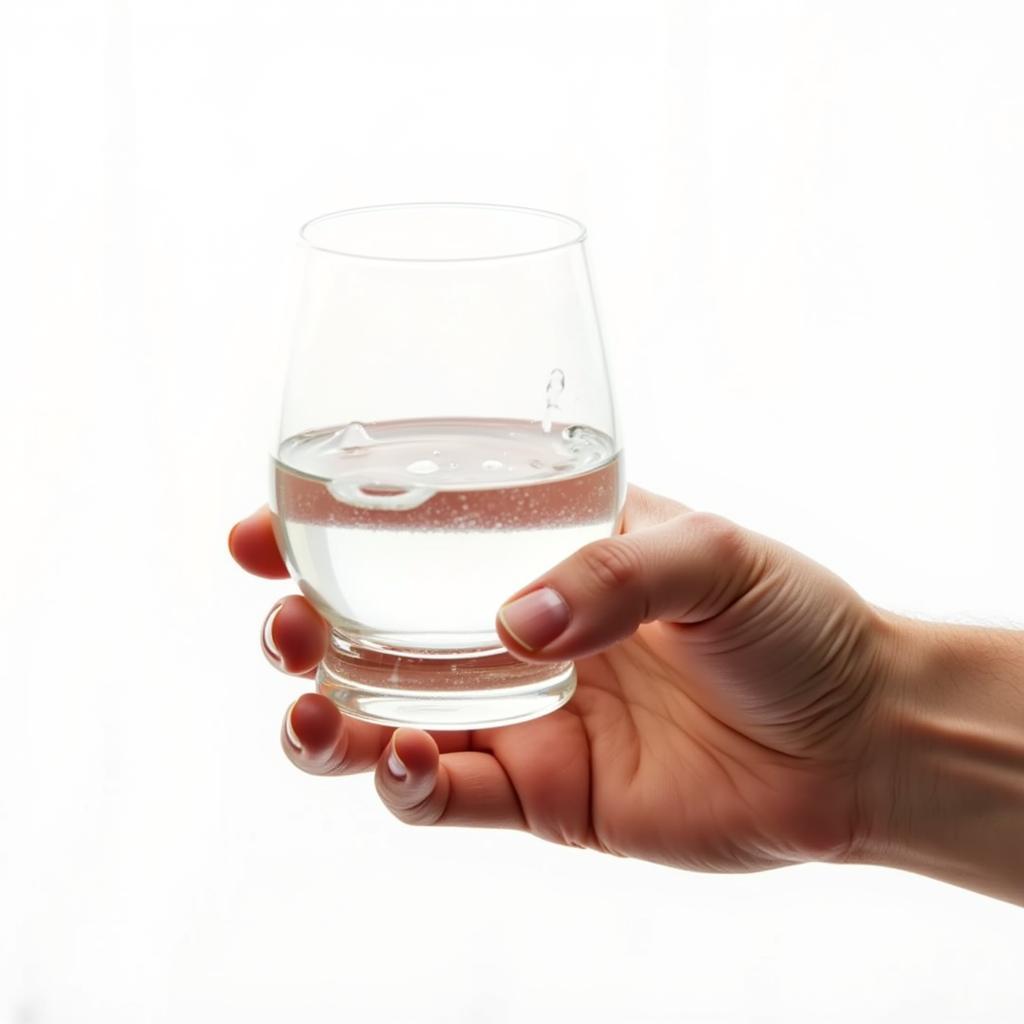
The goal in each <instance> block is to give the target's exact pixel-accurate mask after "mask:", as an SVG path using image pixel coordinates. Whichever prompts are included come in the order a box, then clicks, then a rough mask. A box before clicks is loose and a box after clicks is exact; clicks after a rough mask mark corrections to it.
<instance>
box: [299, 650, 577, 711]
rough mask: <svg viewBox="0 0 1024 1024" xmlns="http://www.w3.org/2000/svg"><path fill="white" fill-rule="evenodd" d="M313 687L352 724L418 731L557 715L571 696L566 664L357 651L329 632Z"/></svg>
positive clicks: (500, 656)
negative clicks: (400, 727)
mask: <svg viewBox="0 0 1024 1024" xmlns="http://www.w3.org/2000/svg"><path fill="white" fill-rule="evenodd" d="M317 688H318V689H319V691H320V692H321V693H322V694H324V695H325V696H327V697H330V698H331V700H333V701H334V703H335V704H337V705H338V707H339V708H340V709H341V710H342V711H343V712H344V713H345V714H346V715H350V716H351V717H352V718H359V719H362V720H363V721H367V722H377V723H379V724H381V725H389V726H401V725H406V726H413V727H414V728H417V729H433V730H446V729H487V728H494V727H496V726H501V725H514V724H516V723H517V722H528V721H529V720H530V719H532V718H539V717H540V716H541V715H546V714H549V713H550V712H552V711H555V710H557V709H558V708H560V707H561V706H562V705H563V704H565V703H566V702H567V701H568V700H569V698H570V697H572V695H573V692H574V690H575V689H576V669H575V666H574V665H573V664H572V662H571V661H569V662H559V663H557V664H553V665H530V664H526V663H525V662H522V661H518V660H517V659H515V658H513V657H512V655H510V654H509V653H508V652H507V651H501V652H498V653H494V652H489V653H486V654H480V653H469V654H465V655H459V654H455V653H453V654H452V655H450V656H441V657H439V656H438V654H437V652H429V653H428V652H422V654H418V653H417V652H415V651H410V652H409V653H408V654H402V655H397V654H391V653H384V652H382V651H379V650H373V649H369V648H363V647H359V646H356V645H355V644H354V643H353V642H352V641H351V640H350V639H348V638H345V637H342V636H341V635H340V634H338V633H334V634H333V636H332V638H331V643H330V645H329V647H328V652H327V655H326V657H325V658H324V660H323V661H322V662H321V663H320V667H319V670H318V671H317Z"/></svg>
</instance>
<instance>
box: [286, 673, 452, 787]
mask: <svg viewBox="0 0 1024 1024" xmlns="http://www.w3.org/2000/svg"><path fill="white" fill-rule="evenodd" d="M406 731H409V730H406ZM393 732H394V730H393V729H392V728H390V727H389V726H385V725H374V724H373V723H371V722H362V721H359V719H356V718H349V717H348V716H347V715H343V714H342V713H341V712H340V711H339V710H338V707H337V705H336V704H334V702H333V701H331V700H330V699H329V698H328V697H325V696H324V695H323V694H319V693H304V694H303V695H302V696H301V697H299V699H298V700H297V701H295V703H294V704H292V706H291V707H290V708H289V709H288V711H287V712H286V713H285V716H284V721H283V722H282V723H281V746H282V748H283V749H284V752H285V754H287V755H288V759H289V760H290V761H291V762H292V764H294V765H295V766H296V767H297V768H301V769H302V770H303V771H304V772H308V773H309V774H310V775H349V774H353V773H355V772H365V771H369V770H370V769H371V768H373V767H374V766H375V765H376V764H377V763H378V761H379V760H380V758H381V755H382V754H383V753H384V752H385V751H386V750H387V749H388V744H389V742H390V740H391V735H392V733H393ZM421 735H423V736H426V738H427V740H429V741H430V743H432V744H434V747H433V749H434V751H435V754H436V751H437V749H438V747H437V744H438V743H440V746H441V749H443V750H445V751H450V750H461V749H463V748H464V747H465V746H466V744H467V743H468V742H469V735H468V733H466V732H465V731H464V730H453V731H452V732H444V733H441V734H439V736H438V737H437V738H436V739H432V738H431V737H430V735H429V734H427V733H422V734H421Z"/></svg>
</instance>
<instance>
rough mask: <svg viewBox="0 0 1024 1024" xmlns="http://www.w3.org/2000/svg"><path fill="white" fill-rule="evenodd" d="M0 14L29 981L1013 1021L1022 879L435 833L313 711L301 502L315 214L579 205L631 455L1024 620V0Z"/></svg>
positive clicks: (909, 601)
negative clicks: (684, 861)
mask: <svg viewBox="0 0 1024 1024" xmlns="http://www.w3.org/2000/svg"><path fill="white" fill-rule="evenodd" d="M0 10H2V13H0V76H2V77H0V83H2V92H0V203H2V206H0V260H2V262H0V288H2V293H0V302H2V304H0V345H2V362H0V416H2V428H3V437H4V440H5V444H6V447H5V451H6V452H7V455H6V457H5V464H4V474H3V479H4V481H5V483H4V488H3V500H2V504H0V525H2V528H3V537H4V539H5V541H6V544H7V548H6V551H5V554H4V557H3V560H2V565H3V570H2V573H3V578H4V580H5V585H4V586H3V587H2V588H0V632H2V644H3V657H2V669H0V672H2V687H3V689H2V706H0V724H2V726H3V739H2V742H0V900H2V905H0V943H2V945H0V1020H3V1021H11V1022H14V1024H51V1022H55V1024H77V1022H93V1021H97V1022H105V1024H115V1022H131V1024H140V1022H151V1021H152V1022H165V1021H166V1022H178V1021H200V1022H205V1021H223V1020H239V1021H241V1020H245V1021H247V1022H252V1024H258V1022H275V1024H276V1022H279V1021H282V1020H303V1019H318V1020H352V1021H363V1020H385V1021H406V1020H417V1021H424V1022H427V1021H468V1022H504V1021H526V1020H531V1021H549V1020H551V1021H557V1020H568V1021H576V1020H590V1021H625V1022H642V1021H669V1020H672V1021H678V1020H686V1021H730V1022H731V1021H792V1020H796V1021H813V1022H832V1021H851V1022H852V1021H862V1020H871V1021H890V1020H891V1021H903V1020H937V1021H1000V1022H1002V1021H1011V1020H1017V1019H1019V1017H1020V1013H1021V1005H1022V996H1024V975H1022V972H1021V962H1022V961H1021V955H1022V954H1021V950H1022V948H1024V945H1022V938H1024V917H1022V916H1021V911H1019V910H1017V909H1015V908H1012V907H1009V906H1006V905H1003V904H999V903H997V902H995V901H992V900H988V899H985V898H983V897H980V896H975V895H971V894H969V893H964V892H960V891H957V890H954V889H952V888H950V887H946V886H943V885H941V884H939V883H935V882H931V881H928V880H925V879H921V878H916V877H913V876H909V875H903V874H899V873H895V872H888V871H885V870H881V869H872V868H837V867H826V866H809V867H802V868H793V869H788V870H785V871H778V872H773V873H769V874H764V875H756V876H747V877H721V878H718V877H707V876H701V875H691V874H684V873H679V872H672V871H670V870H667V869H662V868H657V867H652V866H649V865H644V864H638V863H630V862H622V861H618V860H612V859H604V858H601V857H600V856H598V855H597V854H590V853H583V852H580V851H574V850H565V849H560V848H556V847H553V846H547V845H545V844H543V843H541V842H539V841H534V840H531V839H530V838H529V837H527V836H523V835H518V834H506V833H487V832H481V833H473V832H468V831H462V830H458V831H416V830H412V829H407V828H405V827H403V826H400V825H399V824H397V823H396V822H394V821H392V820H391V819H390V817H389V816H388V815H387V813H386V812H385V811H384V810H383V808H382V807H381V806H380V805H379V804H378V803H377V802H376V798H375V796H374V795H373V791H372V784H371V780H370V779H369V778H365V777H361V778H350V779H341V780H321V779H311V778H308V777H305V776H303V775H301V774H300V773H298V772H296V771H295V770H294V769H292V768H291V766H290V765H289V764H288V763H287V762H286V761H285V759H284V757H283V755H282V754H281V753H280V751H279V749H278V740H277V733H278V728H279V722H280V716H281V714H282V713H283V711H284V709H285V707H286V706H287V704H288V702H289V701H290V700H291V699H292V698H293V697H294V696H295V695H296V693H297V692H298V691H299V687H298V686H297V685H296V684H294V683H290V682H289V681H287V680H285V679H283V677H281V676H279V675H278V674H276V673H275V672H274V671H273V670H272V669H271V668H270V667H269V666H267V665H266V663H265V662H264V660H263V658H262V655H261V654H260V652H259V647H258V642H257V635H258V628H259V625H260V623H261V621H262V616H263V614H264V612H265V611H266V610H267V608H268V607H269V605H270V604H271V603H272V601H273V600H274V599H275V598H276V597H277V596H278V595H279V593H281V592H282V590H283V589H284V588H282V587H281V586H280V585H275V584H273V583H267V582H263V581H258V580H254V579H251V578H246V577H245V576H244V575H243V574H242V573H241V572H240V571H237V570H236V569H235V568H234V567H233V566H232V564H231V563H230V562H229V560H228V557H227V553H226V547H225V535H226V532H227V529H228V527H229V525H230V524H231V522H232V521H233V520H234V519H235V518H236V517H240V516H242V515H244V514H246V513H248V512H249V511H250V510H251V509H253V508H255V507H256V506H257V505H258V504H260V503H261V502H262V500H263V492H264V488H265V483H266V462H265V459H266V451H267V442H268V439H269V436H270V432H271V430H272V428H273V423H274V419H275V416H276V409H275V401H276V393H277V388H278V387H279V384H280V369H281V363H282V356H283V353H284V350H285V345H286V341H287V337H286V334H287V331H286V320H287V301H288V263H289V260H290V258H291V255H292V248H293V244H294V239H295V230H296V228H297V226H298V224H299V223H300V222H301V221H303V220H304V219H306V218H307V217H309V216H311V215H314V214H317V213H320V212H323V211H326V210H330V209H335V208H338V207H345V206H354V205H361V204H367V203H375V202H396V201H415V200H447V199H463V200H470V201H496V202H510V203H519V204H526V205H535V206H541V207H546V208H552V209H557V210H562V211H564V212H566V213H569V214H572V215H574V216H577V217H579V218H581V219H582V220H584V221H585V222H586V223H587V224H588V225H589V227H590V229H591V243H590V245H591V257H592V260H593V263H594V265H595V268H596V274H597V284H598V288H599V300H600V303H601V306H602V309H603V316H604V321H605V327H606V331H607V334H608V336H609V339H610V343H611V347H612V358H613V361H614V365H615V368H616V384H617V390H618V395H619V399H620V405H621V411H622V415H623V419H624V422H625V423H626V427H627V433H626V440H627V451H628V459H629V465H630V476H631V477H632V479H634V480H635V481H637V482H639V483H643V484H645V485H647V486H649V487H652V488H655V489H661V490H663V491H666V492H668V493H671V494H673V495H675V496H677V497H679V498H681V499H683V500H685V501H687V502H689V503H691V504H693V505H696V506H699V507H704V508H711V509H714V510H716V511H719V512H721V513H724V514H726V515H729V516H731V517H733V518H735V519H738V520H740V521H741V522H743V523H745V524H747V525H749V526H751V527H754V528H757V529H759V530H761V531H763V532H767V533H770V534H773V535H775V536H777V537H780V538H781V539H783V540H785V541H787V542H788V543H790V544H793V545H794V546H797V547H799V548H801V549H802V550H805V551H807V552H808V553H809V554H811V555H813V556H814V557H816V558H818V559H819V560H821V561H823V562H825V563H826V564H828V565H830V566H831V567H833V568H835V569H836V570H838V571H839V572H841V573H842V574H844V575H845V576H846V577H847V578H848V579H850V580H851V581H852V582H853V583H854V584H855V585H856V586H857V587H859V588H860V590H861V591H862V592H863V593H864V594H865V595H866V596H867V597H868V598H869V599H870V600H872V601H875V602H877V603H880V604H884V605H888V606H889V607H893V608H897V609H899V610H903V611H909V612H915V613H917V614H921V615H928V616H940V617H941V616H944V617H955V618H962V619H971V620H974V621H987V622H999V623H1013V622H1017V623H1020V622H1022V621H1024V583H1022V569H1024V557H1022V550H1021V543H1020V529H1021V526H1020V524H1021V522H1022V518H1024V488H1022V483H1021V476H1022V473H1021V464H1022V458H1021V455H1020V449H1021V440H1022V438H1024V429H1022V428H1024V413H1022V407H1024V402H1022V401H1021V398H1020V393H1021V390H1022V382H1024V375H1022V373H1024V356H1022V338H1024V290H1022V277H1024V198H1022V196H1024V188H1022V184H1021V183H1022V182H1024V61H1022V60H1021V46H1022V40H1024V9H1022V8H1021V6H1020V5H1019V4H1018V3H1014V2H1006V3H996V2H967V0H963V2H959V3H953V2H945V0H920V2H910V0H884V2H883V0H865V2H860V3H856V4H854V3H840V2H837V0H834V2H829V3H827V2H823V0H803V2H800V0H787V2H783V0H779V2H775V3H769V2H757V0H748V2H739V0H737V2H729V0H716V2H710V0H708V2H696V0H695V2H671V0H662V2H656V0H628V2H627V0H621V2H595V0H586V2H584V0H576V2H571V0H516V2H507V3H503V2H494V0H432V2H430V3H425V2H424V3H417V2H414V0H406V2H395V0H364V2H361V3H358V2H344V0H332V2H322V3H317V2H311V0H246V2H243V0H174V2H166V3H156V2H139V3H135V4H132V3H129V2H126V0H110V2H109V3H106V4H104V3H100V2H91V0H86V2H83V0H65V2H59V0H33V2H32V3H28V2H24V3H16V2H11V3H7V4H4V5H3V7H2V9H0Z"/></svg>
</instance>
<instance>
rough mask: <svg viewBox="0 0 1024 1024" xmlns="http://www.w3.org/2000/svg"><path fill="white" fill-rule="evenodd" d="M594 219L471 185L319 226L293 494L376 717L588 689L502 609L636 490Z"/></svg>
mask: <svg viewBox="0 0 1024 1024" xmlns="http://www.w3.org/2000/svg"><path fill="white" fill-rule="evenodd" d="M585 234H586V232H585V230H584V228H583V226H582V225H581V224H579V223H578V222H577V221H574V220H572V219H570V218H568V217H563V216H560V215H558V214H554V213H547V212H545V211H542V210H529V209H523V208H519V207H510V206H483V205H472V204H454V203H451V204H449V203H445V204H415V205H399V206H378V207H370V208H364V209H356V210H343V211H341V212H339V213H331V214H327V215H326V216H323V217H318V218H316V219H315V220H312V221H310V222H309V223H308V224H306V225H305V227H304V228H303V229H302V233H301V237H302V244H303V249H304V258H305V265H304V271H303V276H302V285H301V293H300V300H299V310H298V322H297V329H296V332H295V338H294V344H293V349H292V357H291V365H290V369H289V373H288V379H287V383H286V386H285V390H284V400H283V406H282V414H281V427H280V434H279V443H278V449H277V451H276V453H275V456H274V459H273V483H272V488H271V493H272V507H273V510H274V513H275V528H276V529H277V531H278V540H279V542H280V544H281V548H282V550H283V551H284V554H285V559H286V561H287V563H288V568H289V571H290V572H291V574H292V575H293V576H294V578H295V579H296V580H297V582H298V585H299V588H300V589H301V590H302V592H303V594H305V595H306V597H307V598H308V599H309V600H310V601H311V602H312V603H313V604H314V605H315V606H316V608H317V609H318V610H319V611H320V613H321V614H322V615H323V616H324V617H325V618H326V619H327V621H328V622H329V623H330V626H331V638H330V644H329V649H328V652H327V655H326V656H325V658H324V660H323V661H322V663H321V664H320V666H319V669H318V672H317V685H318V688H319V690H320V692H322V693H325V694H327V695H328V696H329V697H331V698H332V699H333V700H334V701H335V702H336V703H337V704H338V706H339V707H340V708H341V709H342V710H343V711H344V712H345V713H347V714H349V715H352V716H353V717H355V718H361V719H366V720H369V721H373V722H381V723H386V724H388V725H414V726H417V727H420V728H429V729H465V728H481V727H486V726H496V725H508V724H511V723H513V722H522V721H526V720H528V719H531V718H535V717H537V716H539V715H543V714H546V713H548V712H550V711H553V710H555V709H556V708H558V707H560V706H561V705H562V704H564V703H565V702H566V701H567V700H568V699H569V698H570V697H571V696H572V693H573V689H574V688H575V685H576V675H575V670H574V668H573V665H572V663H571V662H563V663H559V664H543V665H542V664H526V663H524V662H522V661H519V660H517V659H516V658H514V657H512V656H511V655H510V654H509V653H508V652H507V651H506V650H505V648H504V647H503V646H502V644H501V642H500V640H499V639H498V635H497V633H496V631H495V617H496V614H497V611H498V608H499V607H500V605H501V604H502V602H504V601H505V600H506V599H507V598H509V597H510V596H511V595H512V594H513V593H515V592H516V591H517V590H519V589H520V588H522V587H524V586H526V585H527V584H529V583H530V582H531V581H532V580H533V579H534V578H535V577H537V576H539V575H540V574H541V573H543V572H544V571H545V570H547V569H549V568H550V567H551V566H553V565H555V564H556V563H558V562H559V561H561V560H562V559H563V558H566V557H568V556H569V555H570V554H572V552H573V551H575V550H577V549H578V548H580V547H582V546H583V545H584V544H586V543H588V542H590V541H592V540H597V539H599V538H601V537H607V536H610V535H611V534H613V533H614V532H615V531H616V530H617V526H618V521H619V516H620V513H621V509H622V503H623V498H624V494H625V479H624V476H623V468H622V455H621V451H620V444H619V433H618V428H617V424H616V420H615V412H614V406H613V402H612V395H611V388H610V383H609V379H608V370H607V366H606V362H605V355H604V350H603V347H602V342H601V334H600V329H599V327H598V320H597V315H596V311H595V307H594V299H593V294H592V289H591V284H590V274H589V271H588V268H587V259H586V254H585V252H584V237H585Z"/></svg>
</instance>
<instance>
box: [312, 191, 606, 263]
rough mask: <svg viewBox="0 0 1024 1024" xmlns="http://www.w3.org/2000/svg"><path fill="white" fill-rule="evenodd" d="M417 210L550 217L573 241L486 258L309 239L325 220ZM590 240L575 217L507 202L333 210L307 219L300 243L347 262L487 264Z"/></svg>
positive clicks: (380, 206) (402, 205) (377, 206)
mask: <svg viewBox="0 0 1024 1024" xmlns="http://www.w3.org/2000/svg"><path fill="white" fill-rule="evenodd" d="M415 209H463V210H467V209H468V210H500V211H502V212H503V213H517V214H529V215H530V216H533V217H547V218H549V219H551V220H558V221H561V222H562V223H563V224H566V225H568V226H569V227H571V228H572V229H573V235H572V237H571V238H568V239H566V240H565V241H564V242H558V243H557V244H555V245H545V246H541V247H540V248H536V249H523V250H516V251H514V252H500V253H490V254H487V255H483V256H377V255H371V254H370V253H360V252H348V251H346V250H345V249H341V248H335V247H333V246H329V245H323V244H322V243H318V242H314V241H312V240H311V239H310V237H309V235H308V232H309V231H310V230H311V229H313V228H314V227H316V226H317V225H320V224H323V223H324V222H325V221H329V220H335V219H336V218H339V217H347V216H350V215H352V214H359V213H375V212H378V211H383V210H415ZM586 237H587V228H586V226H585V225H584V224H583V223H582V222H581V221H578V220H577V219H576V218H575V217H570V216H568V215H567V214H564V213H556V212H555V211H553V210H541V209H538V208H535V207H532V206H515V205H511V204H507V203H444V202H441V203H437V202H433V203H377V204H375V205H372V206H352V207H348V208H346V209H343V210H332V211H331V212H330V213H322V214H319V215H318V216H316V217H313V218H311V219H310V220H307V221H306V222H305V223H304V224H303V225H302V227H301V228H299V242H300V244H301V245H303V246H304V247H305V248H307V249H312V250H314V251H316V252H322V253H326V254H328V255H330V256H341V257H343V258H345V259H353V260H370V261H372V262H375V263H484V262H488V261H491V260H512V259H519V258H521V257H524V256H540V255H542V254H543V253H548V252H557V251H558V250H559V249H567V248H569V247H570V246H573V245H580V244H582V242H583V241H584V240H585V239H586Z"/></svg>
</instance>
